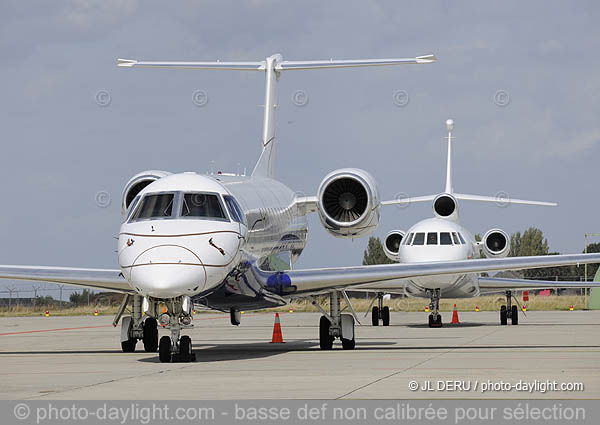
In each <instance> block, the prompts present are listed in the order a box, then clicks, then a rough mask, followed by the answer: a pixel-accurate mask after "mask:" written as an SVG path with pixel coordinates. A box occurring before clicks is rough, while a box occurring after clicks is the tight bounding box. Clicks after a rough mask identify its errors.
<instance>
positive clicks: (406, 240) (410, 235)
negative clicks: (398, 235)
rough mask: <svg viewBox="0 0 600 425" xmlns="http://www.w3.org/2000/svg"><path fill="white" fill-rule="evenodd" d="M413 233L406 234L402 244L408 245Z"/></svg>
mask: <svg viewBox="0 0 600 425" xmlns="http://www.w3.org/2000/svg"><path fill="white" fill-rule="evenodd" d="M413 234H414V233H412V232H411V233H409V234H408V236H407V237H406V238H405V239H404V240H403V241H402V242H404V245H410V244H411V242H412V238H413Z"/></svg>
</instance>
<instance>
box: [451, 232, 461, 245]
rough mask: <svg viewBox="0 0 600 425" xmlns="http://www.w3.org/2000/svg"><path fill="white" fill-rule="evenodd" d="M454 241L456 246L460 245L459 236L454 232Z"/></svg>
mask: <svg viewBox="0 0 600 425" xmlns="http://www.w3.org/2000/svg"><path fill="white" fill-rule="evenodd" d="M452 240H453V241H454V245H460V241H459V240H458V235H457V234H456V232H452Z"/></svg>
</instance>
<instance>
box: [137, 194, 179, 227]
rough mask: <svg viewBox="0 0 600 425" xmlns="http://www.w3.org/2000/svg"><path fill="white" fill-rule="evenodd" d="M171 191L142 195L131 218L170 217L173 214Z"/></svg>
mask: <svg viewBox="0 0 600 425" xmlns="http://www.w3.org/2000/svg"><path fill="white" fill-rule="evenodd" d="M174 198H175V195H174V194H173V193H157V194H148V195H146V196H144V198H143V199H142V202H141V203H140V206H139V207H138V209H137V211H136V212H135V214H134V215H133V218H132V219H133V220H147V219H151V218H165V217H171V215H172V214H173V200H174Z"/></svg>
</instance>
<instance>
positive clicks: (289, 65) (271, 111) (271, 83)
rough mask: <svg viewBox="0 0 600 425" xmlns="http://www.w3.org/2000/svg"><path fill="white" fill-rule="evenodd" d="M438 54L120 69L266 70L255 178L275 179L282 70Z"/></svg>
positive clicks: (426, 59) (421, 59) (423, 59)
mask: <svg viewBox="0 0 600 425" xmlns="http://www.w3.org/2000/svg"><path fill="white" fill-rule="evenodd" d="M436 61H437V59H436V57H435V56H434V55H426V56H418V57H416V58H405V59H350V60H333V59H330V60H315V61H284V60H283V57H282V56H281V55H280V54H275V55H272V56H269V57H268V58H266V59H265V60H263V61H260V62H219V61H217V62H144V61H136V60H131V59H119V60H118V66H120V67H127V68H132V67H143V68H183V69H219V70H235V71H239V70H241V71H264V72H265V74H266V76H265V114H264V122H263V134H262V145H263V150H262V153H261V155H260V158H259V159H258V162H257V163H256V166H255V167H254V171H253V172H252V175H253V176H262V177H273V176H274V174H275V169H274V168H275V149H276V138H275V108H276V107H277V106H278V105H277V98H278V94H277V83H278V81H279V75H280V74H281V71H291V70H306V69H327V68H355V67H362V66H386V65H404V64H424V63H432V62H436Z"/></svg>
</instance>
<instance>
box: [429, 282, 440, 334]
mask: <svg viewBox="0 0 600 425" xmlns="http://www.w3.org/2000/svg"><path fill="white" fill-rule="evenodd" d="M440 292H441V291H440V290H439V289H431V290H429V298H430V300H431V301H430V303H429V310H430V311H431V314H430V315H429V327H430V328H441V327H442V315H441V314H440V312H439V311H440Z"/></svg>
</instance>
